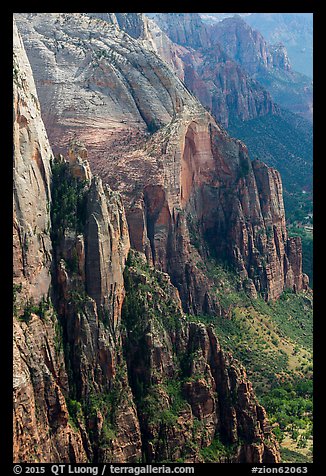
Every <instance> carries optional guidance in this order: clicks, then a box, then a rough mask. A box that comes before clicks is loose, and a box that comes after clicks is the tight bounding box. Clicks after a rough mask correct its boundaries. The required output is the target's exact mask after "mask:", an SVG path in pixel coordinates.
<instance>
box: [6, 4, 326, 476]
mask: <svg viewBox="0 0 326 476" xmlns="http://www.w3.org/2000/svg"><path fill="white" fill-rule="evenodd" d="M321 5H322V2H321V0H319V1H317V0H316V1H309V2H307V1H306V2H294V1H291V2H290V1H264V2H263V3H261V2H241V1H237V2H232V4H231V2H227V3H224V2H223V3H221V4H219V3H217V2H216V1H215V2H205V3H204V4H200V5H198V4H197V5H195V4H194V2H192V4H190V3H189V2H173V3H172V2H171V3H170V4H169V2H164V3H163V2H162V3H161V4H160V5H159V4H157V5H153V4H149V3H148V4H147V5H146V3H144V2H142V3H137V4H134V3H133V4H131V2H130V4H129V5H128V4H127V3H125V2H123V3H121V4H120V5H118V6H119V7H121V8H119V10H120V11H130V12H132V11H139V10H141V11H144V12H145V11H152V10H153V9H154V8H155V11H157V12H171V11H172V12H181V11H184V10H186V11H188V12H198V10H199V11H202V12H210V11H212V12H214V10H215V11H216V10H222V8H223V9H224V10H227V11H228V12H230V11H231V12H232V11H233V12H240V13H241V12H247V11H248V10H249V11H256V12H260V13H265V12H266V13H267V12H273V13H314V230H315V233H314V406H315V408H314V462H313V463H312V464H309V465H308V466H309V473H308V474H321V464H322V462H323V452H322V450H323V437H324V433H325V430H324V427H323V425H322V421H321V420H322V419H321V417H322V415H323V413H324V411H323V406H324V405H323V399H324V398H323V397H324V395H323V391H322V390H321V387H322V385H323V379H322V367H323V365H322V358H323V355H322V347H323V338H324V336H323V333H322V322H323V316H322V309H323V303H322V297H321V296H322V283H323V274H322V273H323V271H324V268H322V264H321V259H320V258H321V256H323V254H324V251H323V241H324V240H323V235H322V233H321V227H322V223H323V221H322V215H323V213H322V210H323V198H324V197H323V195H322V194H321V193H320V192H321V188H322V186H323V183H322V181H323V180H324V176H323V174H322V173H321V170H322V163H323V161H325V160H326V159H325V158H324V157H323V156H324V151H322V150H321V147H320V145H321V133H322V132H321V126H322V124H323V119H324V118H323V110H322V105H321V97H322V87H323V85H322V82H323V81H324V79H323V78H324V76H323V75H322V73H321V68H322V67H323V62H324V61H325V60H324V57H325V56H324V54H325V53H324V51H323V50H322V47H321V40H322V36H323V35H322V29H323V27H324V23H325V22H324V18H325V17H323V16H322V9H321ZM51 7H52V8H51ZM90 7H91V8H92V9H93V10H98V11H107V10H114V9H116V8H117V5H115V6H114V7H113V8H111V5H110V4H105V7H103V6H100V5H99V4H98V5H94V6H93V5H91V6H90V5H87V6H86V5H85V6H84V7H83V6H82V4H78V6H76V7H75V8H74V7H73V6H70V7H69V6H68V5H67V4H66V3H65V4H62V6H61V5H60V3H58V2H56V3H54V4H48V5H45V4H40V3H38V4H37V3H36V2H29V3H27V4H26V3H25V4H24V5H21V6H19V4H18V3H17V4H16V3H15V4H14V5H11V8H6V9H5V10H4V12H3V13H2V22H1V38H2V41H1V53H2V54H1V62H2V75H1V76H2V78H1V79H2V81H3V83H2V84H3V86H2V90H1V92H2V104H4V107H2V108H1V109H2V113H1V119H2V126H1V132H2V134H1V136H2V141H1V146H2V147H1V152H2V153H1V159H2V160H1V162H0V163H1V169H0V170H1V176H0V177H1V185H0V193H1V194H2V195H3V196H2V197H1V201H0V210H1V215H0V217H1V221H0V236H1V247H0V251H1V252H0V260H1V261H0V270H1V271H2V273H1V274H2V279H1V286H0V289H1V292H2V299H1V304H2V306H1V310H2V312H1V318H0V322H1V328H0V329H1V334H0V335H1V337H0V352H1V356H0V364H1V367H0V369H1V370H0V372H1V384H2V385H1V387H2V388H1V391H0V395H1V407H0V408H1V410H2V412H1V413H2V421H1V423H0V433H1V437H0V455H1V459H0V467H3V466H5V467H7V471H5V472H4V473H3V474H8V475H10V474H13V472H12V460H13V458H12V453H13V446H12V441H13V438H12V437H13V431H12V410H13V402H12V377H13V371H12V360H13V354H12V341H13V330H12V234H11V229H12V212H13V208H12V160H11V157H12V152H13V144H12V120H11V117H12V112H11V111H12V76H11V71H12V69H11V68H12V15H13V13H14V12H26V11H36V12H37V11H42V12H53V11H60V12H61V11H62V12H67V13H69V12H73V11H80V10H84V9H85V10H86V9H91V8H90ZM195 7H196V8H195ZM3 15H4V16H5V18H4V17H3ZM3 63H5V64H3ZM4 71H6V72H7V73H8V74H4V73H3V72H4ZM3 139H4V141H3ZM3 143H4V144H5V148H3ZM319 147H320V149H319ZM319 169H321V170H320V171H319ZM325 456H326V454H325ZM1 463H4V465H3V464H1ZM207 464H208V463H202V464H201V470H200V471H205V472H206V471H207V469H208V470H211V469H215V468H216V472H217V473H218V474H230V472H231V473H232V472H233V471H238V470H239V468H236V467H235V466H237V467H238V466H241V467H242V470H241V471H240V472H239V473H238V474H250V471H249V468H250V467H251V466H250V465H246V466H247V468H246V470H245V468H244V466H243V465H226V469H225V470H222V472H221V464H218V463H217V465H218V466H216V465H213V464H208V466H207ZM203 465H204V466H203ZM222 466H223V465H222ZM257 466H259V465H257ZM261 466H263V465H261ZM265 466H266V465H265ZM271 466H272V465H271ZM275 466H279V465H275ZM285 466H286V465H285ZM290 466H298V464H296V465H290ZM302 466H304V465H302ZM266 467H267V466H266ZM197 472H198V469H196V474H197ZM214 472H215V471H214ZM49 474H50V473H49Z"/></svg>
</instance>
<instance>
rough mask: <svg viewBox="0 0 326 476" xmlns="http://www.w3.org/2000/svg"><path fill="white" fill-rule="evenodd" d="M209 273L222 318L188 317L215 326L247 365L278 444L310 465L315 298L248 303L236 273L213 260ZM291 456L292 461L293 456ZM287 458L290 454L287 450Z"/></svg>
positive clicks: (285, 294) (223, 341) (291, 295)
mask: <svg viewBox="0 0 326 476" xmlns="http://www.w3.org/2000/svg"><path fill="white" fill-rule="evenodd" d="M205 271H206V274H207V275H208V276H209V277H210V278H211V279H212V280H213V282H214V283H215V292H216V295H217V297H218V299H219V302H220V305H221V307H222V309H223V310H224V315H222V316H217V317H215V316H206V315H204V316H195V317H194V316H189V318H190V319H191V320H194V319H195V320H198V321H201V322H205V323H207V324H208V323H210V324H213V325H214V327H215V329H216V333H217V335H218V337H219V340H220V342H221V344H222V346H223V348H224V349H225V350H229V351H230V352H231V353H232V355H233V356H234V357H235V358H236V359H238V360H239V361H240V362H241V363H242V364H243V365H244V366H245V368H246V370H247V374H248V377H249V378H250V380H251V382H252V383H253V386H254V389H255V392H256V395H257V396H258V398H259V400H260V402H261V403H262V404H263V406H265V408H266V410H267V412H268V415H269V418H270V420H271V423H272V424H273V431H274V434H275V435H276V437H277V439H278V440H279V441H280V442H281V444H282V445H290V446H291V448H292V449H291V451H292V450H293V448H294V449H295V451H297V452H299V453H300V454H301V456H302V451H305V452H306V453H305V456H304V457H305V461H306V462H307V461H309V458H310V457H309V455H308V453H309V451H310V449H309V448H310V446H311V441H312V440H311V438H312V344H313V332H312V317H313V316H312V312H313V310H312V296H311V293H310V292H301V293H298V294H296V293H294V292H293V291H292V290H287V291H285V292H283V294H282V295H281V297H280V298H279V299H278V300H275V301H270V302H266V301H265V300H264V299H263V298H262V297H260V296H258V298H257V299H252V298H250V297H249V296H248V295H247V294H246V293H245V292H244V290H243V287H242V286H244V285H245V282H243V283H241V279H240V277H239V275H237V274H236V273H235V272H234V270H232V268H230V267H227V266H225V265H224V264H219V263H216V262H215V261H213V260H212V261H210V262H208V264H207V268H206V270H205ZM277 424H278V425H277ZM217 448H218V446H217ZM285 448H286V447H285ZM205 450H207V451H208V449H205ZM289 451H290V450H289ZM292 453H293V454H292V456H293V455H294V454H295V452H292ZM285 454H288V453H286V449H285ZM286 457H288V456H286ZM292 461H299V460H292Z"/></svg>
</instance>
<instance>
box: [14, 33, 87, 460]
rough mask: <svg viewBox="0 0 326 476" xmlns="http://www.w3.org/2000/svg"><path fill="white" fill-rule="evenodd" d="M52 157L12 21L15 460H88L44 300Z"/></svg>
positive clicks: (48, 265) (54, 321)
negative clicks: (73, 417) (76, 427)
mask: <svg viewBox="0 0 326 476" xmlns="http://www.w3.org/2000/svg"><path fill="white" fill-rule="evenodd" d="M51 155H52V151H51V147H50V145H49V142H48V139H47V135H46V132H45V129H44V125H43V122H42V120H41V113H40V105H39V102H38V98H37V93H36V89H35V85H34V80H33V76H32V72H31V69H30V66H29V62H28V59H27V57H26V53H25V50H24V47H23V44H22V40H21V38H20V36H19V34H18V32H17V29H16V25H15V24H14V217H13V225H14V233H13V236H14V260H13V270H14V299H15V302H14V309H15V314H16V315H15V316H14V344H13V345H14V347H13V357H14V362H13V366H14V382H13V388H14V394H13V407H14V415H13V417H14V423H13V434H14V442H13V449H14V460H15V461H28V462H40V461H43V462H47V461H55V460H58V459H59V460H61V461H66V462H68V461H77V460H78V461H86V456H85V452H84V449H83V445H82V440H81V437H80V435H79V434H78V433H76V432H75V430H74V429H73V427H72V426H71V425H70V423H69V416H68V410H67V405H66V401H65V398H64V394H65V393H66V392H67V376H66V372H65V365H64V357H63V353H62V349H61V347H60V346H59V347H58V345H57V344H56V342H57V338H58V336H57V335H56V329H57V325H58V323H57V318H56V316H55V314H53V313H52V312H51V311H50V309H49V305H48V304H47V303H48V300H49V291H50V285H51V274H50V268H51V265H52V244H51V240H50V229H51V224H50V206H51V192H50V182H51V172H50V158H51ZM40 311H41V312H40ZM49 432H51V435H52V436H51V439H50V441H49V440H48V434H49Z"/></svg>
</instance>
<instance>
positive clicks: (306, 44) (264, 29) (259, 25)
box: [200, 13, 313, 78]
mask: <svg viewBox="0 0 326 476" xmlns="http://www.w3.org/2000/svg"><path fill="white" fill-rule="evenodd" d="M200 15H201V17H202V18H203V20H205V21H207V22H209V23H213V22H216V21H220V20H223V19H224V18H227V17H230V16H233V15H235V13H201V14H200ZM239 15H241V16H244V17H245V20H246V22H247V23H248V24H249V25H250V26H252V27H253V28H255V29H256V30H259V31H260V33H262V35H263V36H264V38H265V39H266V40H267V41H268V42H269V43H279V42H282V43H283V44H284V46H285V47H286V49H287V52H288V55H289V58H290V61H291V64H292V67H293V69H294V70H295V71H298V72H299V73H303V74H305V75H307V76H309V77H311V78H312V76H313V55H312V52H313V14H312V13H240V14H239Z"/></svg>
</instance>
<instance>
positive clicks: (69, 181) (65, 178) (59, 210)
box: [51, 160, 86, 245]
mask: <svg viewBox="0 0 326 476" xmlns="http://www.w3.org/2000/svg"><path fill="white" fill-rule="evenodd" d="M51 169H52V206H51V221H52V228H51V229H52V236H51V238H52V242H53V244H54V245H55V244H56V243H57V242H58V241H59V240H60V238H61V237H62V236H63V234H64V231H65V230H67V229H69V230H75V231H76V232H77V233H82V232H83V230H84V226H85V221H86V193H85V185H86V183H85V182H84V181H80V180H77V179H76V178H74V177H72V175H71V174H70V172H69V164H68V163H66V162H57V161H55V160H52V161H51Z"/></svg>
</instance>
